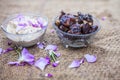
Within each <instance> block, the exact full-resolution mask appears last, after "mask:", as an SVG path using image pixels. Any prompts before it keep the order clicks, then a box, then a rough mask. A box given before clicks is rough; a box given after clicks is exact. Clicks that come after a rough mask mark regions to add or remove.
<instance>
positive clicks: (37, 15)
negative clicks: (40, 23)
mask: <svg viewBox="0 0 120 80" xmlns="http://www.w3.org/2000/svg"><path fill="white" fill-rule="evenodd" d="M20 14H22V15H26V16H36V17H42V18H44V19H45V20H46V22H47V25H46V28H47V26H48V18H47V17H46V16H44V15H42V14H33V13H20ZM17 15H19V14H13V15H10V16H8V17H7V18H6V19H5V20H4V21H3V23H2V24H1V29H2V30H3V31H4V32H5V33H7V34H10V35H15V36H24V35H31V34H36V33H39V32H40V31H42V30H43V29H41V30H39V31H37V32H34V33H27V34H13V33H9V32H7V31H6V30H5V28H4V26H6V23H8V22H9V21H10V20H12V19H14V18H15V17H16V16H17Z"/></svg>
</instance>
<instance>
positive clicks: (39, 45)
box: [37, 43, 45, 49]
mask: <svg viewBox="0 0 120 80" xmlns="http://www.w3.org/2000/svg"><path fill="white" fill-rule="evenodd" d="M37 46H38V47H39V48H40V49H44V46H45V44H44V43H37Z"/></svg>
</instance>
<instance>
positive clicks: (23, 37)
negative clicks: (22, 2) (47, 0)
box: [1, 14, 48, 47]
mask: <svg viewBox="0 0 120 80" xmlns="http://www.w3.org/2000/svg"><path fill="white" fill-rule="evenodd" d="M17 15H18V14H14V15H12V16H10V17H8V18H7V19H6V20H5V21H4V22H3V23H2V25H1V29H2V31H3V32H4V33H5V35H6V36H7V38H8V39H9V40H11V41H12V42H13V43H14V44H15V45H17V46H23V47H30V46H33V45H35V44H36V43H37V42H39V41H42V40H43V37H44V34H45V32H46V29H47V26H48V18H47V17H45V16H41V15H38V14H23V15H24V16H33V17H41V18H43V19H45V21H46V22H47V25H46V26H45V27H44V28H43V29H41V30H39V31H37V32H34V33H28V34H13V33H9V32H7V30H6V28H7V24H8V22H9V21H10V20H12V19H14V18H16V16H17Z"/></svg>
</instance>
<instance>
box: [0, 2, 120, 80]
mask: <svg viewBox="0 0 120 80" xmlns="http://www.w3.org/2000/svg"><path fill="white" fill-rule="evenodd" d="M119 8H120V0H0V23H2V21H3V20H4V19H5V18H6V17H8V15H11V14H14V13H20V12H32V13H40V14H44V15H46V16H48V18H49V26H48V29H47V32H46V35H45V40H46V41H47V42H48V44H57V45H58V46H59V52H60V53H61V54H62V56H61V57H60V58H59V60H60V65H59V66H58V67H56V68H52V67H51V66H47V68H46V69H45V71H44V72H42V71H41V70H39V69H37V68H35V67H34V66H24V67H23V66H18V67H16V66H12V67H11V66H8V65H7V63H8V62H9V61H15V60H16V59H17V58H15V57H16V56H14V54H15V52H14V51H12V52H10V53H8V54H4V55H1V56H0V80H120V10H119ZM61 10H64V11H66V12H77V11H81V12H85V13H91V14H93V15H94V16H95V17H97V18H98V19H99V21H100V23H101V31H100V32H99V33H98V34H97V35H96V37H95V40H94V44H92V45H91V46H89V47H88V48H82V49H65V48H64V47H63V46H62V45H61V43H60V40H59V39H58V37H57V35H56V33H55V34H51V32H50V30H52V29H53V28H52V20H53V17H55V15H57V14H58V13H59V12H60V11H61ZM103 16H106V17H107V19H106V20H105V21H102V20H101V17H103ZM0 47H2V48H4V49H6V48H7V47H8V46H7V38H6V37H5V36H4V34H3V32H2V31H1V30H0ZM29 51H30V52H31V53H32V54H34V55H35V57H36V59H38V58H39V57H42V56H45V54H46V52H45V51H44V50H40V49H38V48H37V47H36V46H34V47H33V48H29ZM86 53H90V54H95V55H97V58H98V59H97V62H96V63H92V64H90V63H87V62H85V63H84V64H82V65H81V66H80V67H79V68H76V69H69V68H68V65H69V64H70V63H71V61H72V60H74V59H79V58H82V57H83V55H84V54H86ZM44 73H52V74H53V75H54V77H53V78H50V79H48V78H45V77H43V76H42V75H43V74H44Z"/></svg>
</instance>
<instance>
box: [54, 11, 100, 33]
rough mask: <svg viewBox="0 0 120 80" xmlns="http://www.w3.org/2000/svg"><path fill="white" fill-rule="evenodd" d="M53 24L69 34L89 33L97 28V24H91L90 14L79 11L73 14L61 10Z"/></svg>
mask: <svg viewBox="0 0 120 80" xmlns="http://www.w3.org/2000/svg"><path fill="white" fill-rule="evenodd" d="M55 25H56V26H58V28H59V29H60V30H62V31H64V32H66V33H70V34H89V33H92V32H95V31H96V30H97V29H98V26H97V25H93V17H92V15H90V14H82V13H80V12H78V13H77V14H76V15H73V14H70V13H65V12H63V11H61V15H60V16H59V18H58V19H57V20H56V21H55Z"/></svg>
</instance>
